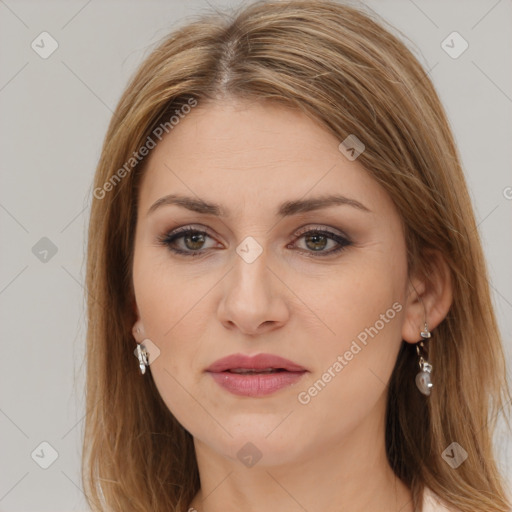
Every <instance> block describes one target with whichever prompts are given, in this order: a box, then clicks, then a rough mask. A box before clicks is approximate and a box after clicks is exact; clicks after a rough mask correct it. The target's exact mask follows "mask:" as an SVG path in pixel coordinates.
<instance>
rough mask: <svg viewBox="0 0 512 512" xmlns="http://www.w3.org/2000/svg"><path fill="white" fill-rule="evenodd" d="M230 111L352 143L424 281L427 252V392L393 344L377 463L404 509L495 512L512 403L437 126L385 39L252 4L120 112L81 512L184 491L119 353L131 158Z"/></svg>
mask: <svg viewBox="0 0 512 512" xmlns="http://www.w3.org/2000/svg"><path fill="white" fill-rule="evenodd" d="M235 99H241V100H251V101H261V102H262V103H263V104H264V103H265V102H272V103H273V104H278V105H282V106H283V107H285V108H291V109H298V110H299V111H301V112H303V113H304V114H305V115H307V116H308V117H309V118H310V119H312V120H315V121H316V122H319V123H321V124H322V125H323V126H324V127H325V128H326V129H327V130H328V131H329V132H330V133H332V134H334V135H335V136H336V137H337V139H338V140H339V141H340V142H341V141H343V140H344V139H345V138H346V137H347V136H348V135H350V134H355V135H356V136H357V138H359V139H360V140H361V141H362V142H363V143H364V145H365V150H364V151H363V152H362V153H361V154H360V155H359V157H358V162H359V163H360V164H361V165H362V166H363V167H364V169H365V170H366V171H367V172H368V173H369V174H370V175H371V176H372V177H373V178H374V179H375V180H376V181H377V182H378V183H379V184H380V185H381V186H382V187H384V189H385V190H386V191H387V193H388V194H389V196H390V197H391V199H392V200H393V202H394V204H395V205H396V207H397V209H398V211H399V213H400V216H401V218H402V220H403V223H404V228H405V239H406V246H407V262H408V270H409V273H410V275H412V273H415V275H421V276H422V277H423V278H424V279H426V280H427V282H428V280H429V279H430V277H429V276H431V273H432V272H433V271H435V263H434V259H433V258H432V257H431V254H432V251H433V250H434V251H438V254H441V255H442V258H444V260H445V261H446V263H447V265H448V267H449V270H450V278H451V283H452V287H453V302H452V305H451V307H450V310H449V312H448V314H447V316H446V317H445V318H444V320H443V321H442V322H441V323H440V325H439V326H438V327H437V328H436V329H435V331H434V334H433V337H432V341H431V342H430V348H429V360H430V362H431V363H432V365H433V368H434V370H433V371H434V379H435V388H434V391H433V392H432V394H431V395H430V396H429V397H428V398H426V397H424V396H422V395H420V394H418V391H417V389H415V386H414V376H415V373H416V372H417V371H418V366H417V357H416V351H415V348H416V347H415V345H413V344H410V343H406V342H404V341H403V342H402V345H401V348H400V351H399V354H398V357H397V361H396V365H395V368H394V370H393V373H392V376H391V378H390V382H389V388H388V401H387V411H386V432H385V441H386V452H387V456H388V460H389V463H390V465H391V467H392V469H393V471H394V472H395V474H396V475H397V476H398V477H399V478H400V479H401V480H402V481H403V482H404V483H405V484H406V485H407V486H408V487H409V488H410V489H411V493H412V496H413V502H414V507H415V510H420V511H421V503H422V499H423V491H424V489H425V487H429V488H430V489H431V490H432V491H433V492H435V493H436V494H437V495H438V496H440V497H441V498H442V499H443V500H444V501H445V502H446V503H447V504H448V505H449V506H452V507H455V508H458V509H459V510H461V511H465V512H505V511H508V510H509V507H510V502H509V501H508V497H507V489H506V488H505V483H504V480H503V477H502V475H500V472H499V469H498V467H497V463H496V460H495V456H494V454H493V435H494V431H495V427H496V421H497V419H498V416H499V415H500V414H503V415H505V412H506V408H505V407H506V405H508V402H509V401H510V400H511V396H510V390H509V387H508V383H507V375H506V366H505V359H504V355H503V347H502V342H501V338H500V333H499V329H498V326H497V321H496V317H495V313H494V311H493V305H492V302H491V295H490V289H489V284H488V274H487V270H486V264H485V260H484V255H483V251H482V247H481V242H480V238H479V234H478V229H477V225H476V223H475V218H474V213H473V209H472V205H471V201H470V197H469V194H468V190H467V186H466V182H465V179H464V175H463V170H462V167H461V163H460V156H459V155H458V150H457V148H456V145H455V142H454V139H453V135H452V133H451V130H450V127H449V123H448V121H447V116H446V113H445V111H444V109H443V107H442V105H441V102H440V99H439V97H438V95H437V93H436V91H435V89H434V86H433V84H432V83H431V81H430V79H429V77H428V73H427V72H426V71H425V70H424V69H423V67H422V66H421V64H420V63H419V62H418V60H417V59H416V57H415V56H414V55H413V53H412V51H411V50H409V49H408V48H407V47H406V45H405V44H404V43H403V42H402V41H401V40H400V39H399V37H398V36H397V35H394V34H393V33H392V28H385V22H384V21H383V20H380V19H378V17H377V16H375V15H373V16H372V13H370V12H364V11H363V10H361V9H359V8H355V7H351V6H348V5H343V4H341V3H337V2H334V1H328V0H325V1H323V0H320V1H300V0H297V1H258V2H253V3H251V4H249V5H246V6H243V7H239V8H238V9H237V10H234V11H231V12H229V11H224V12H213V11H212V12H208V13H203V14H201V15H200V16H198V17H197V18H195V19H193V20H188V22H187V24H185V25H184V26H181V27H178V28H176V29H175V30H174V31H173V32H172V33H171V34H170V35H167V36H166V37H165V39H164V40H161V41H159V43H158V47H157V48H156V49H154V50H153V51H152V52H151V53H150V55H149V56H148V57H147V58H146V59H145V60H144V62H143V63H142V64H141V66H140V68H139V69H138V70H137V72H136V73H135V74H134V76H133V77H132V78H131V80H130V83H129V85H128V87H127V89H126V90H125V92H124V93H123V95H122V97H121V99H120V100H119V103H118V105H117V107H116V110H115V112H114V115H113V117H112V119H111V122H110V125H109V127H108V131H107V134H106V137H105V140H104V143H103V147H102V152H101V157H100V160H99V163H98V166H97V170H96V174H95V178H94V194H93V196H94V197H93V199H92V209H91V215H90V223H89V232H88V254H87V277H86V285H87V292H88V298H87V307H88V330H87V351H86V363H87V375H86V380H87V389H86V420H85V431H84V440H83V457H82V479H83V484H84V490H85V493H86V496H87V500H88V503H89V505H90V506H91V507H92V509H93V510H97V511H107V510H115V511H123V512H124V511H127V510H133V511H144V512H147V511H148V510H152V511H169V510H172V511H179V512H183V511H186V510H187V507H188V506H189V505H190V502H191V501H192V498H193V497H194V496H195V494H196V493H197V491H198V490H199V486H200V482H199V473H198V467H197V462H196V458H195V452H194V445H193V438H192V436H191V435H190V433H189V432H187V431H186V430H185V429H184V428H183V427H182V426H181V425H180V424H179V423H178V421H177V420H176V419H175V418H174V416H173V415H172V413H171V412H170V411H169V409H168V408H167V406H166V405H165V403H164V402H163V400H162V398H161V397H160V395H159V393H158V390H157V388H156V386H155V383H154V381H153V378H152V376H151V372H149V373H148V374H146V375H145V377H144V378H141V377H140V375H139V369H138V366H137V364H136V363H137V361H136V359H134V354H133V351H134V348H135V343H134V339H133V336H132V332H131V328H132V326H133V324H134V322H135V320H136V318H135V312H134V309H133V304H134V290H133V283H132V257H133V250H134V228H135V223H136V218H137V193H138V192H137V191H138V187H139V185H140V178H141V176H142V174H143V170H144V164H145V162H146V161H147V158H140V155H141V154H143V153H144V152H143V151H140V150H141V148H142V147H143V146H144V145H146V144H147V142H148V141H149V140H150V139H152V137H151V135H152V134H154V133H155V128H157V127H158V126H161V125H162V123H165V121H168V120H169V118H171V116H172V114H173V113H174V112H176V110H179V109H180V108H181V109H185V107H184V105H187V104H189V105H190V104H192V102H197V104H198V105H201V104H205V103H206V102H209V101H217V102H226V101H230V100H235ZM178 121H179V120H178ZM164 126H165V127H166V128H165V131H166V132H169V131H170V130H169V126H170V124H169V123H167V124H166V125H165V124H164ZM171 128H172V127H171ZM128 162H129V164H128V165H129V167H128V168H127V163H128ZM123 169H124V172H123ZM505 417H506V416H505ZM507 424H508V419H507ZM454 441H456V442H457V443H459V444H460V445H461V446H462V447H463V448H464V449H465V450H466V452H467V453H468V457H467V459H466V460H465V461H464V463H463V464H462V465H460V466H459V467H458V468H457V469H456V470H455V469H453V468H451V467H450V466H449V465H448V464H447V463H446V462H445V461H444V460H443V458H442V456H441V454H442V452H443V451H444V450H445V449H446V447H447V446H448V445H450V444H451V443H452V442H454Z"/></svg>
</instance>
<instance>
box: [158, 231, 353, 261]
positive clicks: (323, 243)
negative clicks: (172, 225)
mask: <svg viewBox="0 0 512 512" xmlns="http://www.w3.org/2000/svg"><path fill="white" fill-rule="evenodd" d="M295 236H296V237H298V240H300V239H304V242H305V246H306V249H302V252H306V253H310V254H309V255H310V256H311V255H312V254H311V253H313V254H315V253H316V254H315V255H318V256H320V257H323V256H329V255H331V254H334V253H337V252H340V251H342V250H343V249H345V248H346V247H348V246H349V245H351V244H352V242H351V241H350V240H349V239H348V238H347V237H346V236H344V235H341V234H340V233H335V232H333V231H330V230H329V229H328V228H324V227H322V228H317V229H311V228H309V229H302V230H300V231H299V232H297V233H295ZM208 238H210V239H213V238H212V237H211V236H210V235H209V234H208V232H207V231H204V230H201V229H197V228H193V227H192V226H184V227H182V228H178V229H176V230H174V231H172V232H170V233H166V234H164V235H163V236H160V237H158V242H159V243H160V244H161V245H165V246H166V247H167V248H168V249H169V250H170V251H172V252H173V253H175V254H181V255H184V256H200V255H204V254H205V253H206V252H207V251H206V249H208V247H206V248H205V247H204V245H205V243H206V240H207V239H208ZM178 242H180V243H178ZM329 243H331V244H334V248H331V249H330V250H325V248H326V247H327V246H328V245H329ZM295 244H296V241H295V242H294V243H293V244H289V245H287V248H291V247H294V245H295ZM210 248H212V247H210Z"/></svg>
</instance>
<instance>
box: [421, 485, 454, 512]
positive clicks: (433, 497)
mask: <svg viewBox="0 0 512 512" xmlns="http://www.w3.org/2000/svg"><path fill="white" fill-rule="evenodd" d="M423 512H459V510H458V509H456V508H450V507H448V505H446V504H445V503H444V502H443V501H442V500H441V498H440V497H439V496H438V495H437V494H435V493H434V492H433V491H432V490H431V489H429V488H428V487H425V488H424V490H423Z"/></svg>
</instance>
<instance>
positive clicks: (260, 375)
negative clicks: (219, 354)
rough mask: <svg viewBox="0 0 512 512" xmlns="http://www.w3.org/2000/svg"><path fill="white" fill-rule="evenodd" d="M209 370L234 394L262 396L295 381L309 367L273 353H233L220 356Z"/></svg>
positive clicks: (221, 384) (219, 382) (216, 380)
mask: <svg viewBox="0 0 512 512" xmlns="http://www.w3.org/2000/svg"><path fill="white" fill-rule="evenodd" d="M206 371H207V372H208V373H210V375H211V376H212V377H213V379H214V380H215V382H217V384H219V385H220V386H222V387H223V388H225V389H226V390H228V391H230V392H231V393H233V394H235V395H241V396H250V397H261V396H266V395H270V394H272V393H275V392H276V391H278V390H280V389H282V388H284V387H286V386H290V385H292V384H295V383H296V382H297V381H299V380H300V379H301V378H302V376H303V375H304V374H305V373H306V372H307V370H306V369H305V368H304V367H302V366H300V365H298V364H296V363H294V362H292V361H289V360H288V359H284V358H282V357H279V356H275V355H272V354H258V355H255V356H246V355H244V354H233V355H230V356H227V357H224V358H222V359H219V360H218V361H216V362H215V363H213V364H212V365H211V366H209V367H208V368H207V369H206Z"/></svg>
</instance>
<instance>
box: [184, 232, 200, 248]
mask: <svg viewBox="0 0 512 512" xmlns="http://www.w3.org/2000/svg"><path fill="white" fill-rule="evenodd" d="M189 240H192V247H190V245H189V244H188V243H187V242H188V241H189ZM203 243H204V236H203V235H202V234H201V233H194V234H192V235H187V236H186V237H185V245H186V246H187V248H188V249H191V250H193V251H195V250H197V249H200V248H201V245H202V244H203ZM194 244H197V245H195V246H194Z"/></svg>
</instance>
